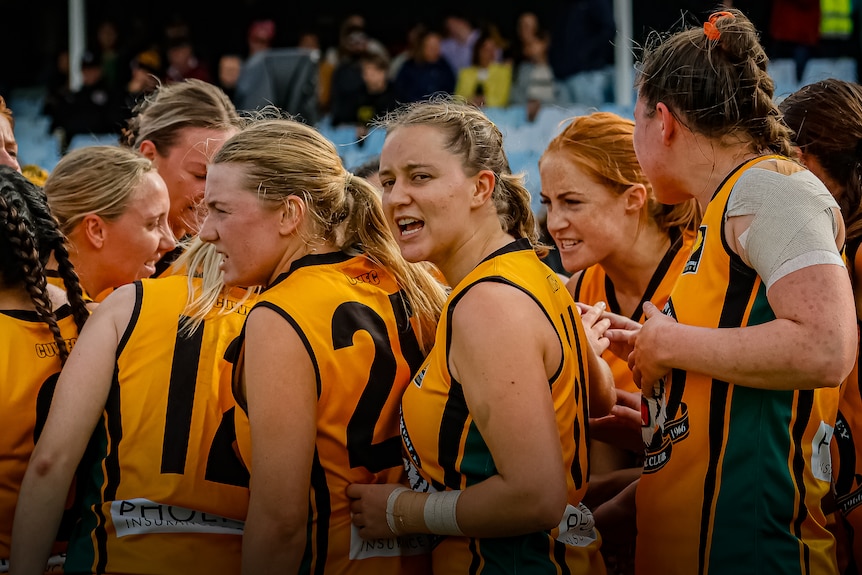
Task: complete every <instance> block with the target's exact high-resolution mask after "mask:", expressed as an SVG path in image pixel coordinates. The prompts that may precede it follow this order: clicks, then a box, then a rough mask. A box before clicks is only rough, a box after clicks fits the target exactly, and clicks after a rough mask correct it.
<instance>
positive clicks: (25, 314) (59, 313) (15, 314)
mask: <svg viewBox="0 0 862 575" xmlns="http://www.w3.org/2000/svg"><path fill="white" fill-rule="evenodd" d="M0 315H7V316H9V317H11V318H15V319H18V320H21V321H29V322H34V323H42V322H43V321H44V320H43V319H42V318H41V317H40V316H39V312H37V311H35V310H32V309H0ZM70 315H72V306H70V305H69V304H67V303H64V304H63V305H61V306H60V307H58V308H57V309H56V310H54V318H56V319H57V320H58V321H59V320H61V319H64V318H67V317H69V316H70Z"/></svg>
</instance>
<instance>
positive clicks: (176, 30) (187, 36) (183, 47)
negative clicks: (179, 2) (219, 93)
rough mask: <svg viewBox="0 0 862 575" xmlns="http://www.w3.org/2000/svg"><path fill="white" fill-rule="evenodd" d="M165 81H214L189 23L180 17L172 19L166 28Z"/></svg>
mask: <svg viewBox="0 0 862 575" xmlns="http://www.w3.org/2000/svg"><path fill="white" fill-rule="evenodd" d="M164 42H165V60H166V63H167V68H166V70H165V78H164V79H165V81H166V82H168V83H171V82H180V81H182V80H187V79H191V78H194V79H197V80H203V81H204V82H212V81H213V78H212V73H211V72H210V69H209V64H208V63H207V62H205V61H203V59H201V58H200V57H199V56H198V54H197V51H196V48H195V45H194V43H193V42H192V36H191V30H190V29H189V25H188V24H187V23H186V22H185V21H184V20H183V19H182V18H180V17H175V18H174V19H173V20H171V21H170V22H169V23H168V24H167V26H165V30H164Z"/></svg>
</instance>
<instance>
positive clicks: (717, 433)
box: [668, 379, 730, 573]
mask: <svg viewBox="0 0 862 575" xmlns="http://www.w3.org/2000/svg"><path fill="white" fill-rule="evenodd" d="M729 388H730V385H729V384H728V383H726V382H724V381H720V380H718V379H713V380H712V385H711V386H710V394H709V427H708V429H709V432H708V433H709V446H708V447H709V451H708V453H707V457H708V458H709V463H708V464H707V468H706V475H705V477H704V478H703V502H702V504H701V511H700V544H699V545H698V550H697V562H698V569H697V572H698V573H706V571H707V570H706V564H705V562H706V548H707V545H708V544H709V538H708V537H707V534H708V533H709V523H710V520H711V518H712V512H711V511H710V510H711V509H712V502H713V499H714V498H715V496H716V489H715V486H716V483H717V482H718V474H717V470H718V462H719V458H720V456H721V448H722V445H724V413H725V409H726V407H727V401H728V395H729ZM668 413H670V412H668Z"/></svg>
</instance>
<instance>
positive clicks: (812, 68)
mask: <svg viewBox="0 0 862 575" xmlns="http://www.w3.org/2000/svg"><path fill="white" fill-rule="evenodd" d="M827 78H836V79H838V80H844V81H846V82H856V81H857V73H856V60H854V59H853V58H811V59H810V60H808V62H807V63H806V64H805V71H804V72H803V73H802V85H803V86H805V85H807V84H812V83H814V82H817V81H819V80H826V79H827Z"/></svg>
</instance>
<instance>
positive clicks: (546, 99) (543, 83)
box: [509, 30, 560, 122]
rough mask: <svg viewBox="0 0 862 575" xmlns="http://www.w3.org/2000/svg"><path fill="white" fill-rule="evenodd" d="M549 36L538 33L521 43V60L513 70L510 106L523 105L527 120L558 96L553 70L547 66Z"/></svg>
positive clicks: (532, 118)
mask: <svg viewBox="0 0 862 575" xmlns="http://www.w3.org/2000/svg"><path fill="white" fill-rule="evenodd" d="M549 45H550V36H549V34H548V32H547V30H538V31H537V32H536V33H535V35H534V36H532V37H526V38H524V40H523V46H522V59H521V61H520V63H519V64H518V66H517V67H516V68H515V83H514V86H513V87H512V95H511V98H510V100H509V101H510V103H512V104H521V105H525V106H526V108H527V120H529V121H530V122H532V121H533V120H535V119H536V115H538V113H539V110H540V109H541V108H542V106H546V105H549V104H553V103H555V102H557V101H558V100H559V99H560V97H559V93H558V86H559V85H558V84H557V83H556V82H555V81H554V71H553V70H552V69H551V65H550V64H549V63H548V48H549Z"/></svg>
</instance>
